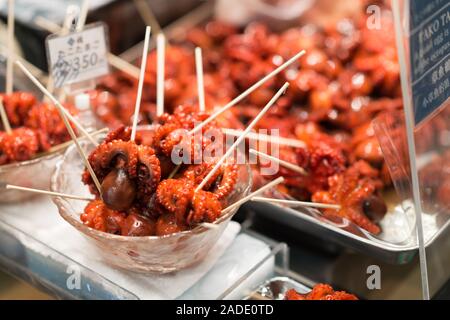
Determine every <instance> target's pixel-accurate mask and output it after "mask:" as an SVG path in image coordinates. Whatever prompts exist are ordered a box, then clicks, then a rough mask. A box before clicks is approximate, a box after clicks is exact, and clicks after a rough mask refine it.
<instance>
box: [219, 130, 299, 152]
mask: <svg viewBox="0 0 450 320" xmlns="http://www.w3.org/2000/svg"><path fill="white" fill-rule="evenodd" d="M222 132H223V133H225V134H226V135H230V136H235V137H239V136H240V135H241V134H242V132H243V130H235V129H227V128H223V129H222ZM247 139H250V140H256V141H263V142H269V143H273V144H278V145H283V146H288V147H293V148H305V147H306V143H304V142H303V141H301V140H296V139H290V138H284V137H280V136H272V135H269V134H262V133H256V132H249V133H248V134H247Z"/></svg>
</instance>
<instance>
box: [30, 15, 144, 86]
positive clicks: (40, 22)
mask: <svg viewBox="0 0 450 320" xmlns="http://www.w3.org/2000/svg"><path fill="white" fill-rule="evenodd" d="M34 23H35V24H36V25H37V26H39V27H40V28H42V29H44V30H47V31H48V32H51V33H59V32H60V31H61V27H60V26H59V25H57V24H56V23H54V22H52V21H50V20H47V19H46V18H44V17H37V18H36V19H35V20H34ZM107 59H108V62H109V64H111V65H112V66H113V67H114V68H116V69H118V70H120V71H123V72H125V73H126V74H129V75H130V76H132V77H133V78H136V79H139V74H140V71H139V68H137V67H136V66H134V65H132V64H131V63H129V62H127V61H125V60H123V59H122V58H120V57H118V56H116V55H114V54H112V53H108V55H107Z"/></svg>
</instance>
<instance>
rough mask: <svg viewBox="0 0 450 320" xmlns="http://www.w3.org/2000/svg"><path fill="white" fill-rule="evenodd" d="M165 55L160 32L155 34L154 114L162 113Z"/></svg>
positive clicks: (163, 39)
mask: <svg viewBox="0 0 450 320" xmlns="http://www.w3.org/2000/svg"><path fill="white" fill-rule="evenodd" d="M165 55H166V38H165V37H164V35H163V34H162V33H160V34H158V35H157V36H156V57H157V62H156V68H157V73H156V115H157V116H158V117H159V116H161V115H162V114H163V113H164V77H165V74H164V72H165V71H164V69H165V68H164V64H165V59H166V57H165Z"/></svg>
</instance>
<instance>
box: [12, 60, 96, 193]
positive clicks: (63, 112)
mask: <svg viewBox="0 0 450 320" xmlns="http://www.w3.org/2000/svg"><path fill="white" fill-rule="evenodd" d="M16 64H17V65H18V66H19V67H20V68H21V69H22V71H23V72H24V73H25V74H26V75H27V76H28V78H29V79H30V80H31V81H32V82H33V83H34V84H35V85H36V86H37V87H38V88H39V90H41V91H42V93H44V94H45V95H46V96H47V97H48V98H49V99H50V100H51V101H52V103H53V104H54V105H55V106H56V107H57V109H58V111H59V114H60V116H61V119H62V120H63V122H64V125H65V126H66V128H67V131H68V132H69V134H70V137H71V138H72V140H73V141H74V143H75V145H76V146H77V149H78V152H79V154H80V156H81V158H82V160H83V162H84V164H85V166H86V168H87V169H88V171H89V174H90V175H91V177H92V180H93V181H94V184H95V186H96V187H97V189H98V192H99V194H100V195H101V194H102V191H101V185H100V182H99V181H98V179H97V176H96V175H95V173H94V170H93V169H92V167H91V164H90V163H89V161H88V159H87V156H86V153H85V152H84V150H83V148H81V146H80V144H79V143H78V140H77V136H76V135H75V132H74V131H73V129H72V126H71V125H70V123H69V120H68V119H70V118H69V117H68V116H67V114H68V115H70V117H71V118H73V117H72V115H71V114H70V113H69V112H68V111H67V110H66V109H65V108H64V107H63V106H62V105H61V103H59V101H58V100H56V98H55V97H54V96H53V95H52V94H51V93H50V92H48V91H47V89H45V87H44V86H43V85H42V84H41V83H40V82H39V81H38V80H37V79H36V78H35V77H33V75H32V74H31V73H30V72H29V71H28V70H27V69H26V68H25V67H24V66H23V65H22V64H21V63H20V62H19V61H16ZM70 120H71V119H70ZM71 121H72V120H71ZM74 123H75V124H77V123H78V121H77V122H74ZM78 126H79V127H80V128H81V129H82V130H80V131H83V133H84V135H85V136H86V137H88V138H89V140H91V142H93V143H94V145H98V143H97V142H96V141H95V140H94V139H93V138H92V137H91V136H90V134H89V133H88V132H87V131H86V130H85V129H84V128H83V127H82V126H81V125H80V124H79V123H78V125H77V127H78Z"/></svg>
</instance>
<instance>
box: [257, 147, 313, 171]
mask: <svg viewBox="0 0 450 320" xmlns="http://www.w3.org/2000/svg"><path fill="white" fill-rule="evenodd" d="M249 153H251V154H253V155H255V156H259V157H261V158H265V159H267V160H270V161H273V162H276V163H278V164H280V165H281V166H283V167H285V168H288V169H289V170H292V171H294V172H297V173H300V174H302V175H304V176H306V175H308V173H307V172H306V171H305V169H303V168H302V167H300V166H298V165H296V164H293V163H290V162H287V161H285V160H282V159H279V158H277V157H274V156H271V155H269V154H266V153H263V152H261V151H257V150H255V149H250V150H249Z"/></svg>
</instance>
